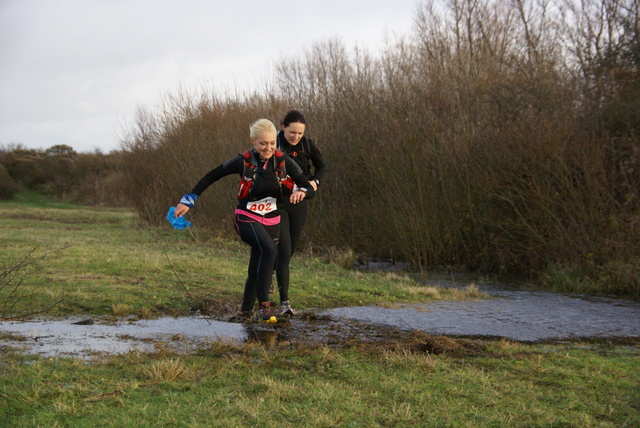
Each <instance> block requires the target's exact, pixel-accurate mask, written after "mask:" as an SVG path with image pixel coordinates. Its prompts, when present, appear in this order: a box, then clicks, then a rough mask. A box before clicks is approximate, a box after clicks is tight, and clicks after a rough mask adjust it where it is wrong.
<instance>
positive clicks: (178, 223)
mask: <svg viewBox="0 0 640 428" xmlns="http://www.w3.org/2000/svg"><path fill="white" fill-rule="evenodd" d="M175 211H176V207H171V208H169V212H167V220H169V223H171V226H173V228H174V229H178V230H182V229H184V228H185V227H191V226H193V223H191V222H190V221H187V219H186V218H184V216H182V217H176V215H175Z"/></svg>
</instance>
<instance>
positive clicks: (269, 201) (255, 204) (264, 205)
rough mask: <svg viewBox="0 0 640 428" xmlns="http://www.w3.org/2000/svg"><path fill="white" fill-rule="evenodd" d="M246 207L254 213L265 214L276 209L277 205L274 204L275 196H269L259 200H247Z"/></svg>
mask: <svg viewBox="0 0 640 428" xmlns="http://www.w3.org/2000/svg"><path fill="white" fill-rule="evenodd" d="M247 209H248V210H249V211H251V212H254V213H256V214H260V215H266V214H269V213H270V212H272V211H275V210H277V209H278V207H277V205H276V198H272V197H271V196H269V197H266V198H264V199H260V200H259V201H252V202H247Z"/></svg>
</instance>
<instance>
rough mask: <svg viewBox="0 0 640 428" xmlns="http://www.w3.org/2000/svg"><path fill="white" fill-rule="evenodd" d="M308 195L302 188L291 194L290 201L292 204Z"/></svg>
mask: <svg viewBox="0 0 640 428" xmlns="http://www.w3.org/2000/svg"><path fill="white" fill-rule="evenodd" d="M306 196H307V194H306V192H303V191H302V190H296V191H295V192H293V193H292V194H291V196H289V202H291V203H292V204H297V203H298V202H302V200H303V199H304V198H305V197H306Z"/></svg>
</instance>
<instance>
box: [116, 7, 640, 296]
mask: <svg viewBox="0 0 640 428" xmlns="http://www.w3.org/2000/svg"><path fill="white" fill-rule="evenodd" d="M638 8H639V6H638V3H637V2H633V1H631V0H616V1H613V0H605V1H586V2H571V1H569V2H564V1H563V2H556V1H546V2H537V1H525V0H517V1H506V0H504V1H501V0H497V1H487V0H485V1H477V2H463V1H453V2H446V3H436V2H433V3H426V4H423V5H422V6H421V7H420V8H419V10H418V13H417V14H416V20H415V30H414V32H413V34H411V35H409V36H407V37H406V38H403V39H399V40H396V41H393V42H389V44H388V45H387V46H386V47H385V48H384V49H382V50H381V52H379V53H377V55H372V54H370V53H367V52H361V51H358V50H355V51H353V52H348V51H347V50H346V49H345V48H344V46H343V45H342V44H341V43H340V42H338V41H329V42H326V43H321V44H318V45H316V46H313V47H312V48H310V49H309V50H308V51H306V52H305V53H304V55H303V56H302V57H300V58H290V59H287V60H284V61H282V62H280V63H279V64H278V66H277V70H276V73H275V77H274V81H273V83H272V87H271V88H269V89H267V90H265V91H263V92H262V93H256V94H250V95H246V96H243V97H235V98H230V97H221V96H217V95H215V94H201V95H200V96H199V98H198V97H194V96H187V95H184V94H182V95H180V96H177V97H172V98H169V99H167V103H166V105H165V106H164V107H163V108H162V109H161V111H160V112H158V113H154V114H151V113H149V112H144V111H141V112H140V114H139V121H138V124H137V125H136V126H135V127H134V129H132V130H131V133H130V135H128V136H127V138H125V141H124V143H125V147H126V150H127V152H128V156H127V157H126V160H125V165H126V173H127V181H128V182H131V183H134V185H133V186H131V187H129V188H128V189H129V193H128V198H129V200H130V201H131V202H132V203H133V204H134V205H135V208H136V210H137V211H138V212H139V213H140V214H141V216H142V217H143V218H144V219H146V220H147V221H151V222H160V221H162V216H163V214H164V212H165V211H166V208H167V207H168V206H170V205H174V204H175V203H176V202H177V200H178V198H179V197H180V196H181V195H182V194H184V193H185V192H187V191H189V190H190V189H191V187H192V186H193V184H195V182H196V180H197V179H199V178H200V177H201V176H202V175H203V174H204V173H205V172H207V171H208V170H209V169H210V168H211V167H213V166H215V165H217V164H219V163H220V162H222V161H224V160H226V159H227V158H229V157H230V156H232V155H234V154H236V153H239V152H240V151H242V150H244V149H245V148H246V147H248V146H249V141H248V126H249V124H250V122H251V121H253V120H255V119H257V118H259V117H268V118H271V119H272V120H274V121H276V122H277V121H278V120H279V119H280V118H281V117H282V116H283V115H284V113H285V112H286V111H287V110H288V109H290V108H299V109H301V110H302V111H303V112H304V113H305V114H306V115H307V117H308V119H309V125H308V127H307V134H308V135H309V136H310V137H312V138H314V139H315V140H316V142H317V143H318V145H319V147H320V148H321V150H322V151H323V154H324V155H325V157H326V159H327V161H328V164H329V168H330V174H329V176H328V179H327V180H326V181H325V182H324V183H322V187H321V192H320V193H319V195H318V197H317V199H316V200H314V201H313V202H312V209H311V214H310V218H309V221H308V227H307V228H306V237H307V238H308V240H307V242H312V243H313V245H314V246H326V247H347V248H351V249H353V250H355V251H356V252H358V253H362V254H366V255H368V256H373V257H391V258H395V259H401V260H404V261H408V262H410V263H412V264H414V265H415V266H417V267H421V268H426V269H430V268H435V267H452V268H453V267H455V268H466V269H469V270H476V271H480V272H486V273H499V274H502V273H511V274H526V275H530V276H531V277H540V278H543V279H545V280H547V281H548V282H549V283H551V282H555V283H558V282H563V281H564V282H567V281H570V282H571V284H569V285H567V287H568V288H571V287H573V288H574V289H575V288H576V284H577V287H578V288H582V289H589V290H590V291H594V290H596V291H597V290H600V291H601V292H617V293H625V294H636V295H637V294H640V272H638V269H637V266H640V198H639V195H638V192H639V189H640V141H639V139H640V83H639V82H640V75H639V69H638V67H639V64H640V34H639V29H638V25H637V22H638V19H639V11H638ZM235 185H236V183H235V179H227V180H224V182H221V183H219V184H218V185H216V186H214V187H213V188H212V189H210V190H209V191H208V192H207V193H206V196H205V197H203V198H202V199H201V200H200V201H198V206H197V208H196V210H194V212H193V215H194V216H195V218H196V219H197V223H198V224H199V225H204V226H210V227H212V228H215V229H218V230H223V231H227V230H228V231H231V228H230V227H227V226H228V225H227V224H226V223H229V221H230V218H231V215H230V212H231V207H232V206H233V203H234V202H233V194H234V192H233V191H232V190H231V189H234V188H235ZM563 273H564V274H563ZM568 273H570V274H568ZM542 274H544V275H542ZM563 278H564V279H563ZM587 284H588V286H587ZM565 285H566V284H565Z"/></svg>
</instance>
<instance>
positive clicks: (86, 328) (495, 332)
mask: <svg viewBox="0 0 640 428" xmlns="http://www.w3.org/2000/svg"><path fill="white" fill-rule="evenodd" d="M427 283H428V284H429V285H439V286H443V287H456V286H460V287H462V286H466V285H467V284H468V282H460V281H455V280H446V279H441V278H436V279H431V280H429V281H427ZM475 283H476V285H477V286H478V287H479V288H480V290H481V291H484V292H486V293H488V294H489V296H490V298H488V299H482V300H477V301H444V302H433V303H428V304H411V305H402V306H397V307H391V308H389V307H379V306H367V307H349V308H335V309H329V310H322V311H315V310H306V311H300V312H299V313H298V315H297V316H296V317H294V318H291V319H290V320H282V321H281V322H278V323H277V324H273V325H266V324H249V325H242V324H233V323H228V322H224V321H219V320H215V319H209V318H203V317H183V318H161V319H156V320H130V321H119V322H115V323H114V322H112V320H99V319H96V320H84V322H83V321H82V320H80V319H62V320H39V321H29V322H8V321H6V322H0V349H2V348H6V347H10V348H13V349H16V350H18V351H19V352H24V353H29V354H37V355H40V356H45V357H48V356H55V357H60V356H73V357H80V358H86V359H90V358H92V357H95V356H99V355H103V354H122V353H128V352H154V351H157V350H159V349H163V350H171V351H175V352H180V353H188V352H193V351H195V350H197V349H199V348H203V347H207V346H209V345H210V344H211V343H212V342H217V341H223V340H224V341H235V342H238V343H243V342H246V341H257V342H260V343H263V344H264V345H265V346H275V345H279V346H287V345H291V346H300V345H309V344H319V345H329V346H332V345H338V346H342V345H345V344H359V343H385V342H390V341H392V340H394V339H395V338H397V337H398V334H404V333H408V332H423V333H426V334H430V335H442V336H451V337H492V338H505V339H509V340H514V341H522V342H536V341H554V340H573V339H634V340H635V341H637V339H638V338H640V304H639V303H637V302H631V301H625V300H618V299H611V298H593V297H590V298H588V297H584V296H568V295H562V294H557V293H549V292H541V291H530V290H522V289H517V288H507V287H504V286H500V285H495V284H484V283H479V282H475ZM214 318H215V317H214ZM218 318H221V319H222V318H224V319H227V318H225V317H222V316H220V317H218Z"/></svg>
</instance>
